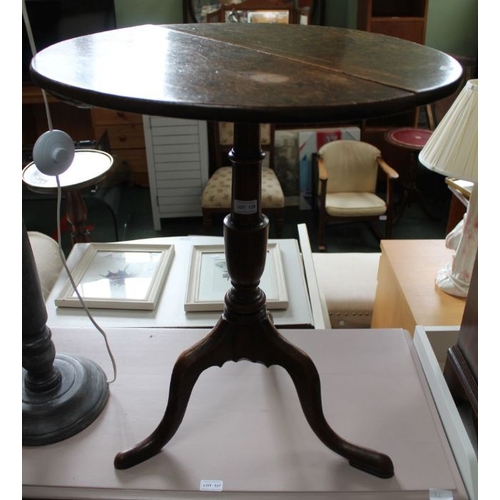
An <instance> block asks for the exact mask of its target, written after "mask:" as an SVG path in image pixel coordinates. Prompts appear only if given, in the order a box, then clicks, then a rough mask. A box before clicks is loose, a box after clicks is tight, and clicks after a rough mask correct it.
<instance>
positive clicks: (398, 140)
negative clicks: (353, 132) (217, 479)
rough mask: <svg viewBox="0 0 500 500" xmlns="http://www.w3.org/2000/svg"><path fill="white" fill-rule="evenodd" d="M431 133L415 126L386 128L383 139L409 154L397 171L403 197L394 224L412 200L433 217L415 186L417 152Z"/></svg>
mask: <svg viewBox="0 0 500 500" xmlns="http://www.w3.org/2000/svg"><path fill="white" fill-rule="evenodd" d="M431 135H432V130H428V129H423V128H415V127H403V128H395V129H391V130H388V131H387V132H386V134H385V140H386V141H387V142H388V143H389V144H391V145H392V146H396V147H399V148H402V149H405V150H408V151H409V152H410V155H411V156H410V161H409V163H408V165H407V166H406V167H404V168H403V169H400V170H401V171H398V173H399V174H400V180H401V184H402V186H403V199H402V201H401V207H400V208H399V211H398V213H397V214H396V217H395V220H394V224H396V223H397V222H398V221H399V220H400V219H401V216H402V215H403V212H404V210H405V208H406V206H407V205H409V204H410V203H411V202H412V201H417V202H418V203H419V204H420V206H421V207H422V209H423V210H424V212H425V213H426V214H427V215H428V216H429V217H430V218H434V217H435V216H434V215H433V213H432V212H431V210H430V208H429V207H428V206H427V202H426V200H425V197H424V195H423V194H422V192H421V191H420V190H419V189H418V187H417V177H418V153H419V152H420V151H421V150H422V148H423V147H424V146H425V144H426V143H427V141H428V140H429V137H430V136H431Z"/></svg>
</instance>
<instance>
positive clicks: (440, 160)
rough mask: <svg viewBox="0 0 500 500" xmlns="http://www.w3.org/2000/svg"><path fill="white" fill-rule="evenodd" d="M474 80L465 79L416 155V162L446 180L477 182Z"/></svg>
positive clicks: (476, 104)
mask: <svg viewBox="0 0 500 500" xmlns="http://www.w3.org/2000/svg"><path fill="white" fill-rule="evenodd" d="M477 87H478V80H477V79H476V80H469V81H468V82H467V84H466V85H465V87H464V88H463V90H462V92H461V93H460V94H459V96H458V97H457V98H456V100H455V102H454V103H453V105H452V106H451V108H450V109H449V111H448V112H447V113H446V115H445V116H444V118H443V119H442V120H441V122H440V123H439V125H438V126H437V127H436V130H435V131H434V132H433V133H432V135H431V137H430V138H429V140H428V141H427V143H426V145H425V146H424V148H423V149H422V151H421V152H420V154H419V156H418V159H419V160H420V163H422V165H424V166H425V167H427V168H428V169H429V170H433V171H434V172H438V173H440V174H442V175H445V176H447V177H456V178H458V179H462V180H466V181H470V182H474V183H476V182H477V181H478V168H477V164H478V98H477V93H478V92H477Z"/></svg>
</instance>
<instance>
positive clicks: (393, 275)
mask: <svg viewBox="0 0 500 500" xmlns="http://www.w3.org/2000/svg"><path fill="white" fill-rule="evenodd" d="M381 251H382V253H381V256H380V266H379V272H378V285H377V291H376V294H375V304H374V308H373V319H372V328H404V329H405V330H408V332H409V333H410V334H411V335H413V332H414V330H415V326H416V325H422V326H457V325H460V324H461V322H462V316H463V312H464V307H465V299H463V298H459V297H454V296H452V295H448V294H446V293H444V292H443V291H441V290H439V289H438V288H437V287H436V286H435V285H434V281H435V278H436V273H437V271H438V270H439V268H440V267H442V266H443V265H445V264H446V263H447V262H449V261H450V260H451V259H452V255H453V251H452V250H450V249H448V248H446V246H445V242H444V240H383V241H382V242H381Z"/></svg>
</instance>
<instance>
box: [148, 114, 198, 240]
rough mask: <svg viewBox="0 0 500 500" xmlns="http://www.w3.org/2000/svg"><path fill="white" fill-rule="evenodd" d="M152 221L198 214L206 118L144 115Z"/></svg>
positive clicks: (157, 222) (157, 228)
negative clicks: (192, 118)
mask: <svg viewBox="0 0 500 500" xmlns="http://www.w3.org/2000/svg"><path fill="white" fill-rule="evenodd" d="M143 122H144V138H145V143H146V155H147V161H148V175H149V187H150V193H151V205H152V209H153V222H154V228H155V230H156V231H159V230H160V229H161V219H166V218H173V217H201V215H202V212H201V194H202V191H203V187H204V186H205V184H206V182H207V180H208V137H207V123H206V122H205V121H197V120H184V119H179V118H165V117H159V116H147V115H145V116H144V120H143Z"/></svg>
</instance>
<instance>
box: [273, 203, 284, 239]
mask: <svg viewBox="0 0 500 500" xmlns="http://www.w3.org/2000/svg"><path fill="white" fill-rule="evenodd" d="M274 224H275V227H276V237H277V238H281V237H282V236H283V227H284V225H285V209H284V208H279V209H278V210H276V212H275V216H274Z"/></svg>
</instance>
